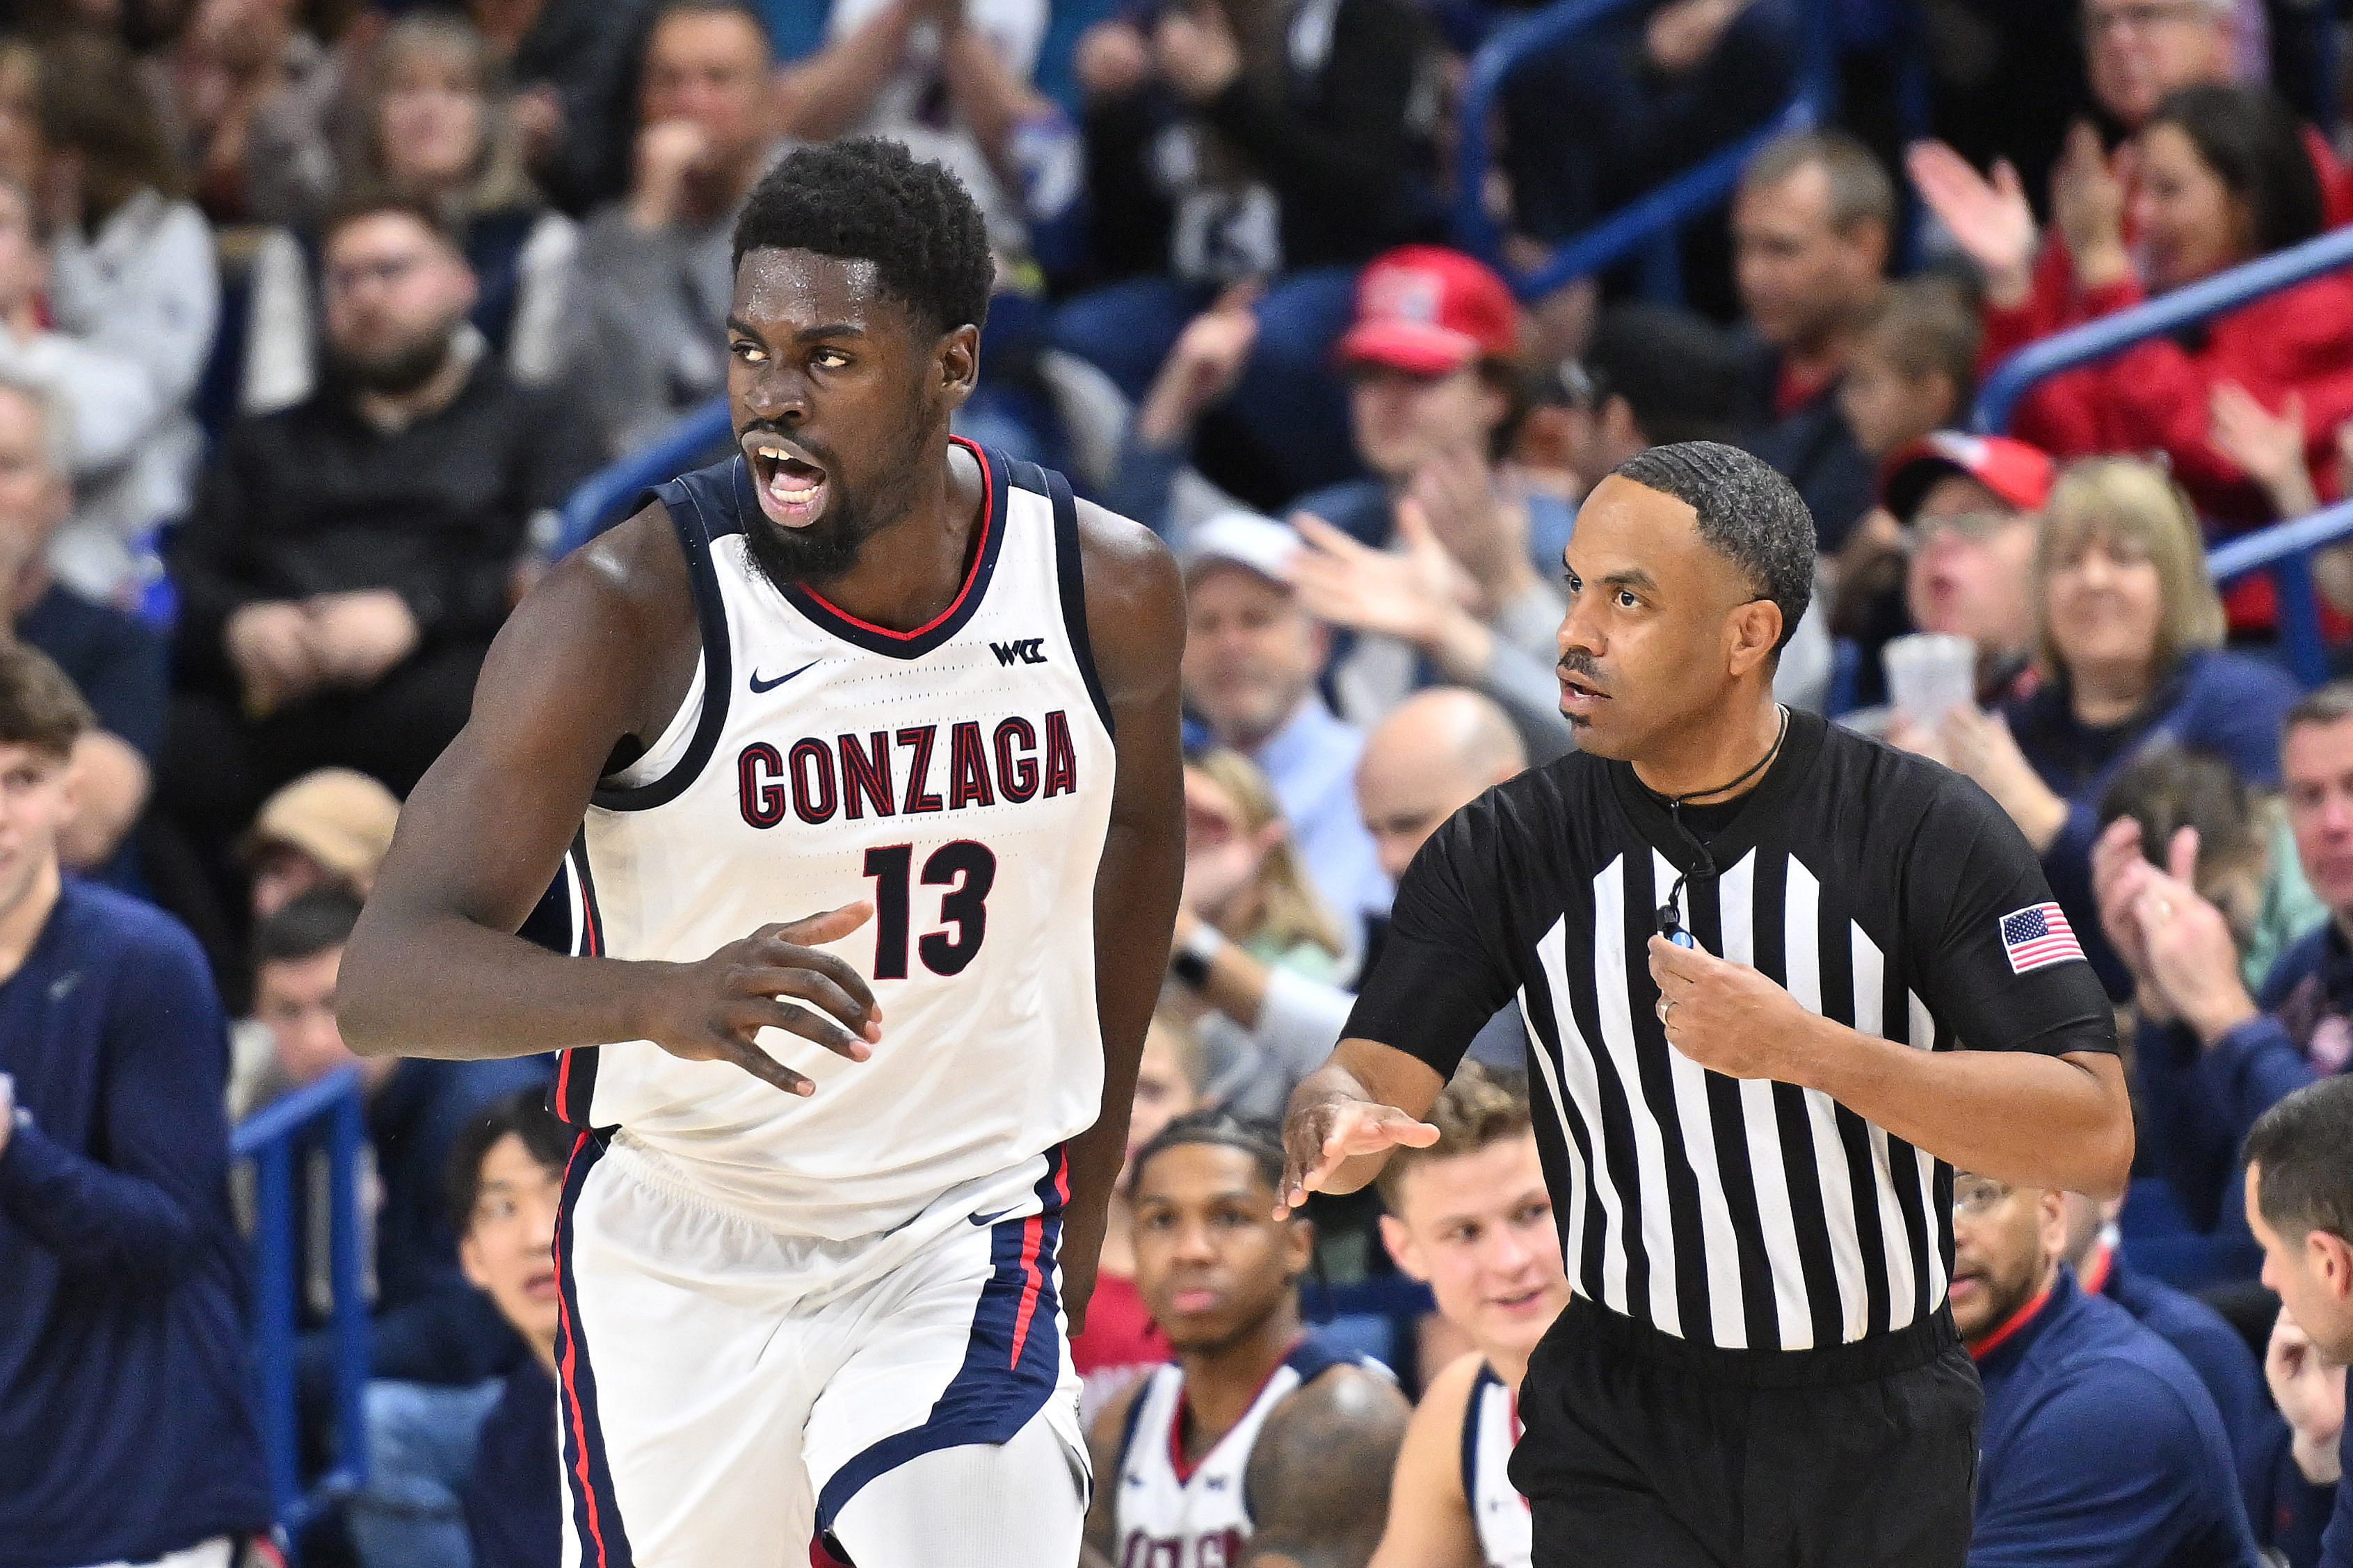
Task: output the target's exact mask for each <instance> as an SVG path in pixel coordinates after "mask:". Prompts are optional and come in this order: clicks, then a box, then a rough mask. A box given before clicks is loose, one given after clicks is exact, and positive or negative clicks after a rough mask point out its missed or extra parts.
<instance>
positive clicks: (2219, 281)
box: [1975, 227, 2353, 431]
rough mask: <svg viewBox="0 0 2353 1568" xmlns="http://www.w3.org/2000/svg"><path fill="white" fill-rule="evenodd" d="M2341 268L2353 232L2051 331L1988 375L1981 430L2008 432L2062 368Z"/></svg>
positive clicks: (2348, 258)
mask: <svg viewBox="0 0 2353 1568" xmlns="http://www.w3.org/2000/svg"><path fill="white" fill-rule="evenodd" d="M2343 267H2353V227H2348V228H2340V229H2336V230H2332V231H2331V232H2329V233H2327V234H2324V235H2322V236H2321V237H2319V238H2317V239H2307V240H2306V241H2305V242H2304V243H2303V244H2302V245H2298V246H2292V247H2289V248H2288V249H2285V250H2282V251H2276V252H2274V254H2272V255H2270V256H2266V257H2263V258H2260V259H2258V260H2254V261H2250V262H2248V263H2247V264H2246V265H2245V266H2243V267H2233V268H2231V269H2230V270H2229V271H2227V272H2218V273H2216V274H2215V275H2214V276H2213V277H2211V278H2207V279H2200V280H2199V281H2198V282H2195V283H2192V284H2189V285H2188V286H2186V287H2184V288H2180V289H2174V290H2173V291H2172V292H2170V293H2168V294H2161V295H2159V296H2158V298H2156V299H2154V300H2149V301H2147V303H2145V304H2140V305H2135V306H2134V307H2133V308H2132V309H2131V310H2118V311H2117V312H2116V314H2115V315H2113V316H2102V317H2101V318H2100V319H2099V320H2098V321H2086V322H2084V324H2083V325H2082V326H2080V327H2071V328H2069V329H2068V330H2067V331H2063V332H2053V333H2052V335H2051V336H2049V337H2047V338H2044V339H2043V340H2042V341H2041V342H2034V343H2029V344H2028V345H2027V346H2026V347H2024V348H2022V349H2021V350H2019V351H2018V352H2017V353H2014V354H2012V355H2010V357H2009V358H2008V359H2006V360H2004V361H2002V362H2001V363H2000V366H1999V367H1997V368H1996V369H1995V371H1994V373H1993V374H1991V375H1990V376H1988V377H1987V378H1986V384H1985V387H1984V390H1982V391H1981V392H1979V393H1978V405H1977V411H1976V416H1975V417H1976V422H1977V427H1978V429H1979V430H1984V431H2001V430H2007V429H2008V428H2010V416H2011V415H2012V414H2013V413H2015V412H2016V411H2017V408H2018V402H2019V399H2020V398H2021V397H2023V396H2025V395H2026V394H2027V393H2028V392H2029V391H2031V389H2032V388H2033V387H2034V385H2035V384H2037V383H2039V382H2042V381H2046V380H2048V379H2049V378H2050V377H2052V376H2054V375H2057V374H2059V373H2060V372H2062V371H2068V370H2073V369H2074V368H2075V367H2076V366H2078V365H2081V364H2088V363H2091V362H2092V361H2094V360H2096V359H2105V358H2106V357H2107V356H2108V355H2110V354H2112V353H2120V352H2122V351H2123V350H2125V349H2128V348H2130V347H2132V346H2133V344H2135V343H2137V342H2141V341H2142V340H2144V339H2147V338H2153V337H2157V336H2159V335H2161V334H2163V333H2166V332H2171V331H2179V330H2180V329H2181V328H2183V327H2188V326H2195V325H2196V324H2197V323H2198V322H2200V321H2206V320H2208V319H2210V318H2211V317H2214V316H2219V315H2221V314H2222V313H2223V312H2225V311H2227V310H2237V309H2238V308H2239V307H2240V306H2242V305H2244V304H2246V303H2248V302H2249V301H2251V300H2256V299H2260V298H2261V297H2262V296H2263V295H2265V294H2273V293H2276V292H2278V291H2279V290H2280V289H2286V288H2290V287H2292V286H2294V285H2295V284H2298V283H2302V282H2306V281H2307V280H2309V279H2314V278H2317V277H2319V276H2320V275H2321V274H2322V273H2324V272H2334V271H2336V270H2337V269H2338V268H2343Z"/></svg>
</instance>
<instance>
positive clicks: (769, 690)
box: [557, 444, 1115, 1240]
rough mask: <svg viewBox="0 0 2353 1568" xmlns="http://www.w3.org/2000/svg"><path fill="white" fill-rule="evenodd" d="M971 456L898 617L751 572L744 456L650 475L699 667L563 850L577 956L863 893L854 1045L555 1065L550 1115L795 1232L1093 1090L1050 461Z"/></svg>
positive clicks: (1072, 682)
mask: <svg viewBox="0 0 2353 1568" xmlns="http://www.w3.org/2000/svg"><path fill="white" fill-rule="evenodd" d="M967 445H968V444H967ZM971 450H972V451H973V453H974V455H975V456H976V457H977V458H979V459H980V461H981V466H982V468H983V471H984V473H985V475H986V478H987V491H988V497H987V508H986V510H985V513H984V515H985V518H986V520H987V521H986V523H985V525H984V527H985V531H984V533H983V535H982V537H981V539H980V541H979V542H978V545H977V548H976V551H975V553H974V558H973V563H972V566H971V569H970V572H969V574H968V575H967V577H966V580H965V584H964V586H963V589H962V591H961V592H960V593H959V594H958V595H957V596H956V598H955V602H954V603H953V604H952V605H950V606H949V607H948V608H947V609H946V610H945V611H944V613H943V614H941V615H940V616H938V617H937V618H936V619H935V620H934V621H933V622H932V623H931V624H930V625H928V626H923V627H920V628H918V629H917V630H915V631H913V632H908V633H903V634H902V633H898V632H892V631H889V630H885V629H883V628H881V627H877V626H868V625H867V624H865V623H863V622H861V621H858V620H856V619H854V618H852V617H851V616H849V615H847V614H845V613H843V612H841V611H839V610H838V609H836V608H835V607H834V606H832V605H828V603H826V601H825V600H824V599H822V598H820V597H819V596H818V595H816V594H815V593H812V592H810V591H808V590H807V588H806V587H795V588H793V589H791V590H789V591H780V590H779V589H777V588H776V586H774V585H773V584H770V583H769V581H768V580H767V579H766V578H765V576H763V575H762V574H761V573H760V571H759V569H758V567H757V566H756V565H755V564H754V563H753V561H752V558H751V554H750V551H749V546H748V543H747V542H746V540H745V537H744V521H745V519H746V518H749V517H753V516H755V515H756V514H757V508H758V502H757V501H756V500H754V497H753V494H752V489H751V486H752V480H751V478H750V476H749V472H748V469H747V466H746V465H745V463H744V459H743V458H740V457H739V458H732V459H730V460H729V461H728V462H726V463H723V464H721V465H719V466H718V467H716V468H706V469H703V470H701V471H700V472H697V473H693V474H689V475H687V476H686V477H685V478H683V479H678V480H675V481H673V482H672V483H670V484H668V485H664V486H662V487H660V488H659V489H658V490H657V491H656V494H657V495H658V496H659V498H660V499H661V500H662V501H663V502H664V503H665V505H666V506H667V507H668V509H669V511H670V520H671V521H672V522H673V524H674V525H675V526H676V527H677V529H678V531H679V537H680V540H681V543H682V544H683V546H684V548H685V551H686V555H687V562H688V564H689V566H690V568H691V576H692V580H693V583H694V593H695V599H696V608H697V612H698V615H699V616H700V618H701V622H702V637H703V647H702V665H701V668H700V670H699V672H698V674H697V677H696V679H695V681H694V683H693V685H692V688H691V689H690V691H689V693H688V695H687V699H686V700H685V701H684V702H683V703H682V704H681V708H680V710H679V713H678V716H677V717H676V719H675V720H673V721H672V722H671V724H670V729H669V730H668V731H667V732H665V733H664V734H663V735H662V736H661V737H660V739H659V741H657V742H656V743H655V744H654V745H653V747H651V748H650V749H649V752H647V754H646V755H645V756H644V757H642V758H640V759H639V760H638V762H637V763H634V764H633V765H632V766H630V767H629V768H628V769H626V770H624V771H623V772H622V773H617V774H616V775H614V776H613V777H611V778H609V779H607V781H606V782H605V786H604V787H601V788H599V789H598V790H597V792H596V798H595V804H594V805H592V806H591V808H590V809H589V811H588V813H587V816H586V821H585V822H584V823H583V824H582V828H581V834H580V837H579V839H578V841H577V843H576V845H575V850H574V852H573V855H572V857H571V860H570V863H569V865H568V867H567V873H566V876H567V880H568V885H569V888H570V890H571V893H572V895H573V899H574V900H575V901H574V908H573V910H572V916H573V919H572V923H573V924H574V926H575V930H576V931H577V933H578V942H577V950H578V951H582V952H601V953H605V954H608V955H610V956H612V957H615V958H629V959H660V960H670V961H678V962H691V961H694V960H699V959H702V958H707V957H709V956H710V955H711V954H712V952H716V951H717V950H718V949H720V948H722V947H723V946H725V945H726V944H727V943H729V942H735V941H737V940H739V939H741V938H744V937H747V936H750V935H751V934H752V933H753V932H754V931H757V930H759V928H760V927H762V926H764V925H767V924H769V923H771V922H773V921H792V920H798V919H800V918H802V917H804V916H807V915H813V914H817V913H819V912H821V911H823V910H830V909H833V908H835V907H837V906H839V905H842V904H848V903H851V902H855V901H857V900H867V901H869V902H871V903H872V904H873V905H874V907H875V910H876V913H875V915H874V918H873V919H872V920H871V921H868V923H867V924H866V925H864V926H863V927H861V928H860V930H858V931H856V932H854V933H852V934H851V935H849V936H848V937H845V938H843V939H842V940H841V941H840V942H839V943H837V944H835V945H834V947H833V948H832V949H831V951H833V952H838V953H839V954H840V955H841V956H842V957H844V958H846V959H848V960H849V962H850V963H852V964H854V965H855V966H856V967H857V968H858V969H859V970H860V971H861V972H862V973H865V974H866V975H868V976H869V977H870V983H871V984H872V986H873V989H874V995H875V1000H876V1001H877V1002H878V1003H879V1004H880V1005H881V1009H882V1026H881V1027H882V1038H881V1043H880V1044H878V1045H877V1046H876V1047H874V1053H873V1056H872V1058H871V1059H869V1060H867V1061H865V1062H851V1061H849V1060H846V1059H845V1058H840V1057H838V1056H835V1055H834V1054H833V1053H832V1052H830V1051H828V1050H825V1049H823V1048H821V1047H818V1046H815V1045H812V1044H810V1043H809V1042H807V1041H806V1040H804V1039H801V1038H800V1037H797V1036H795V1035H788V1034H785V1033H783V1032H781V1031H777V1030H773V1029H771V1030H765V1031H763V1033H762V1034H761V1036H760V1037H759V1044H760V1045H761V1047H763V1048H764V1049H765V1050H766V1051H768V1052H769V1054H770V1055H772V1056H774V1057H775V1058H776V1059H777V1060H778V1061H780V1062H782V1063H784V1064H785V1065H786V1066H787V1067H789V1068H792V1069H793V1070H795V1071H797V1072H799V1073H803V1074H806V1075H807V1077H809V1078H810V1079H814V1080H815V1082H816V1085H817V1091H816V1093H815V1094H814V1095H811V1096H809V1097H807V1098H806V1099H804V1098H800V1097H797V1096H793V1095H786V1094H783V1093H780V1092H778V1091H777V1090H776V1089H772V1088H770V1087H769V1086H768V1085H766V1084H765V1083H762V1082H761V1081H759V1080H758V1079H754V1078H753V1077H752V1076H751V1075H749V1074H748V1073H745V1072H744V1070H743V1069H742V1068H738V1067H735V1066H733V1064H731V1063H726V1062H689V1061H683V1060H681V1059H680V1058H676V1057H673V1056H671V1055H670V1054H669V1053H668V1052H666V1051H664V1050H661V1049H660V1048H659V1047H656V1046H654V1045H652V1044H650V1043H649V1042H647V1041H642V1040H640V1041H626V1042H619V1043H616V1044H611V1045H606V1046H601V1047H596V1048H594V1049H591V1050H575V1051H570V1052H567V1053H565V1059H564V1061H563V1064H562V1066H561V1068H559V1073H558V1079H557V1103H558V1106H559V1109H561V1110H563V1111H564V1113H565V1117H566V1119H567V1120H569V1121H573V1122H575V1124H577V1125H581V1126H587V1127H597V1128H606V1127H613V1126H618V1127H620V1128H623V1129H625V1130H626V1131H627V1133H628V1136H629V1137H630V1138H631V1139H632V1140H633V1141H634V1142H637V1143H638V1144H639V1145H642V1146H643V1147H645V1148H647V1149H649V1150H650V1151H652V1152H654V1153H656V1154H657V1155H659V1156H662V1157H666V1159H667V1160H668V1161H669V1163H670V1164H671V1165H672V1166H674V1167H675V1168H676V1169H677V1170H679V1171H680V1172H681V1173H682V1175H683V1176H684V1178H685V1179H687V1180H688V1181H690V1182H691V1183H692V1184H694V1185H696V1186H697V1187H699V1188H701V1189H702V1190H704V1191H707V1192H709V1193H711V1194H712V1195H713V1196H714V1197H717V1198H720V1199H722V1200H723V1201H724V1202H726V1203H727V1204H728V1205H732V1206H733V1207H735V1208H737V1209H740V1210H744V1211H746V1212H750V1213H753V1214H754V1215H758V1216H760V1217H762V1218H763V1219H765V1220H767V1221H769V1222H770V1223H773V1224H774V1225H775V1226H776V1227H777V1228H778V1229H779V1230H781V1231H785V1232H788V1233H790V1234H795V1235H806V1236H814V1237H823V1238H827V1239H830V1240H849V1239H851V1238H855V1237H863V1236H869V1235H873V1234H875V1233H879V1232H883V1231H888V1230H892V1229H893V1228H894V1227H897V1226H901V1225H902V1224H904V1223H905V1222H906V1221H908V1220H909V1219H910V1218H912V1217H913V1215H917V1214H919V1213H921V1212H922V1211H923V1209H924V1208H925V1207H926V1206H927V1205H931V1204H932V1203H933V1202H934V1200H935V1199H937V1198H938V1197H940V1196H941V1194H945V1193H947V1192H949V1191H950V1190H951V1189H954V1188H956V1187H959V1186H962V1185H965V1184H970V1183H975V1182H978V1181H982V1180H984V1179H986V1178H988V1177H991V1176H995V1175H998V1174H1001V1173H1007V1172H1009V1171H1012V1170H1014V1169H1016V1168H1017V1167H1020V1166H1022V1165H1023V1164H1024V1163H1026V1162H1029V1161H1030V1160H1032V1159H1034V1158H1035V1157H1036V1156H1038V1155H1039V1154H1040V1153H1042V1152H1046V1151H1048V1150H1050V1149H1051V1148H1052V1147H1053V1146H1054V1145H1056V1144H1058V1143H1060V1142H1062V1141H1063V1140H1064V1139H1067V1138H1070V1137H1071V1136H1072V1135H1073V1134H1075V1133H1078V1132H1080V1131H1083V1130H1085V1129H1086V1128H1087V1127H1089V1126H1091V1125H1092V1123H1093V1121H1094V1120H1095V1117H1096V1114H1097V1112H1098V1110H1100V1108H1101V1101H1102V1096H1103V1042H1102V1038H1101V1036H1100V1034H1099V1033H1098V1029H1097V1022H1096V1014H1095V973H1094V921H1093V896H1094V880H1095V869H1096V865H1097V862H1098V861H1099V860H1100V858H1101V857H1102V854H1103V835H1104V830H1105V826H1106V824H1107V823H1108V821H1109V817H1110V811H1111V797H1112V784H1113V772H1114V767H1115V757H1114V752H1113V744H1112V733H1111V716H1110V711H1109V709H1108V707H1107V705H1106V704H1105V702H1104V700H1103V694H1102V689H1101V688H1100V686H1099V685H1098V683H1097V681H1096V679H1095V675H1094V668H1093V663H1092V655H1091V653H1090V651H1089V647H1088V641H1087V632H1086V612H1085V605H1084V602H1083V593H1084V590H1083V586H1082V574H1081V570H1080V561H1079V545H1078V532H1077V520H1076V513H1075V510H1074V509H1073V506H1072V504H1071V500H1070V491H1069V487H1068V485H1067V484H1066V483H1064V481H1063V480H1062V479H1061V478H1060V476H1059V475H1049V474H1048V473H1047V472H1046V471H1045V470H1043V469H1040V468H1037V467H1036V466H1035V465H1032V464H1027V463H1024V464H1018V465H1016V464H1008V462H1007V461H1006V460H1005V459H1004V458H1001V457H998V456H997V455H996V454H993V453H984V452H982V451H981V450H980V449H979V448H978V447H972V448H971ZM586 673H589V676H590V678H591V679H593V672H586Z"/></svg>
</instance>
